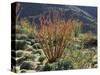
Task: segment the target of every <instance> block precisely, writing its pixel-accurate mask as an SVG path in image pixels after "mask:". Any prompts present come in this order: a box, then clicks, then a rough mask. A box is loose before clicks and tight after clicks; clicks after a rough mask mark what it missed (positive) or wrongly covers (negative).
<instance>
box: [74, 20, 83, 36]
mask: <svg viewBox="0 0 100 75" xmlns="http://www.w3.org/2000/svg"><path fill="white" fill-rule="evenodd" d="M72 23H73V35H74V36H75V37H78V36H79V34H80V33H81V26H82V22H80V21H78V20H73V21H72Z"/></svg>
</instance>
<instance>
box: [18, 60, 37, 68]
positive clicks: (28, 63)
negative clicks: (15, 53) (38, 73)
mask: <svg viewBox="0 0 100 75" xmlns="http://www.w3.org/2000/svg"><path fill="white" fill-rule="evenodd" d="M36 67H37V65H36V64H35V63H34V62H32V61H24V62H23V63H22V64H21V66H20V69H26V70H33V69H35V68H36Z"/></svg>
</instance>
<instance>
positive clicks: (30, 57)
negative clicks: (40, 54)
mask: <svg viewBox="0 0 100 75" xmlns="http://www.w3.org/2000/svg"><path fill="white" fill-rule="evenodd" d="M23 57H24V59H25V60H32V61H35V59H36V56H34V55H33V54H32V53H31V52H25V53H24V56H23Z"/></svg>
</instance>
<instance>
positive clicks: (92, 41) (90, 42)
mask: <svg viewBox="0 0 100 75" xmlns="http://www.w3.org/2000/svg"><path fill="white" fill-rule="evenodd" d="M79 39H80V40H81V44H82V45H81V46H82V48H85V47H88V48H90V47H94V46H95V47H97V37H96V36H95V34H93V33H92V32H87V33H84V34H81V35H80V36H79Z"/></svg>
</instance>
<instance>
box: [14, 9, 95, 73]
mask: <svg viewBox="0 0 100 75" xmlns="http://www.w3.org/2000/svg"><path fill="white" fill-rule="evenodd" d="M17 9H18V8H17ZM18 11H19V12H20V9H18ZM18 11H17V12H18ZM17 14H18V13H17ZM49 15H50V14H49ZM58 16H59V14H56V17H53V21H52V20H51V19H49V20H48V18H47V17H48V16H44V15H41V16H39V17H38V18H39V23H40V24H39V25H37V24H36V23H35V22H34V21H33V22H32V24H31V23H30V21H29V20H28V18H21V19H20V20H18V18H19V17H17V23H16V52H15V53H16V57H17V58H14V59H15V61H16V66H18V67H19V68H20V69H19V70H21V71H22V72H24V71H25V72H26V71H27V70H35V71H53V70H68V69H83V68H84V69H85V68H96V67H97V35H96V34H94V33H92V31H88V32H85V33H83V32H82V26H83V25H84V23H83V22H82V21H81V20H77V19H71V18H69V19H67V20H64V19H59V18H58ZM41 66H42V67H41ZM38 67H39V69H41V70H37V68H38ZM15 68H16V67H14V70H15ZM17 71H18V69H16V72H17Z"/></svg>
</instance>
